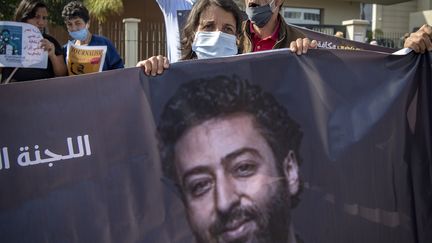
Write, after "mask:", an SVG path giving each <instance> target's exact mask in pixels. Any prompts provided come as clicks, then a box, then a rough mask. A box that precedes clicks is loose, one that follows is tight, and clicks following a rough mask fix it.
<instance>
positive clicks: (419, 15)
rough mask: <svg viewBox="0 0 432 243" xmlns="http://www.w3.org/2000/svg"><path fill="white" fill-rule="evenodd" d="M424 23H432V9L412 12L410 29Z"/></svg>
mask: <svg viewBox="0 0 432 243" xmlns="http://www.w3.org/2000/svg"><path fill="white" fill-rule="evenodd" d="M423 24H429V25H432V10H428V11H421V12H415V13H411V14H410V19H409V29H410V30H411V31H412V30H413V29H414V28H419V27H421V26H422V25H423Z"/></svg>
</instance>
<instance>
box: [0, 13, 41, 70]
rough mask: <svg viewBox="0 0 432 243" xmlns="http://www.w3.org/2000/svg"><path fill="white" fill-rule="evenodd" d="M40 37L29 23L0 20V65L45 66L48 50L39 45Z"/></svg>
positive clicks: (36, 29) (39, 33)
mask: <svg viewBox="0 0 432 243" xmlns="http://www.w3.org/2000/svg"><path fill="white" fill-rule="evenodd" d="M42 39H43V36H42V33H41V32H40V31H39V29H38V28H36V27H35V26H33V25H31V24H27V23H21V22H11V21H0V67H20V68H26V67H27V68H30V67H31V68H47V66H48V52H46V51H44V50H43V49H42V48H41V47H40V44H41V43H40V42H41V40H42Z"/></svg>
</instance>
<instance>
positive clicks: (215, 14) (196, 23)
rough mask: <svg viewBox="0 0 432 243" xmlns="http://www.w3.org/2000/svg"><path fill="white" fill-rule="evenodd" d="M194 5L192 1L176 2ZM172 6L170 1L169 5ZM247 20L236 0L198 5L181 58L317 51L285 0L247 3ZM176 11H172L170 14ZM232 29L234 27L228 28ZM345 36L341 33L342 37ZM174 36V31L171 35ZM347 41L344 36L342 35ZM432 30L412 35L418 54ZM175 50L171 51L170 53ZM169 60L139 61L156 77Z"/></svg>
mask: <svg viewBox="0 0 432 243" xmlns="http://www.w3.org/2000/svg"><path fill="white" fill-rule="evenodd" d="M186 1H188V2H190V1H189V0H175V1H171V2H172V3H171V6H173V5H174V2H177V4H179V2H186ZM160 2H161V1H159V4H160V6H161V9H162V11H164V9H165V6H167V5H169V4H168V3H167V2H170V1H169V0H166V1H165V2H164V6H162V4H161V3H160ZM244 3H245V6H246V14H247V19H246V20H245V21H242V20H241V18H240V16H241V11H240V9H239V8H238V6H237V5H236V4H235V3H234V2H233V1H232V0H198V1H196V3H195V4H194V5H193V7H192V10H191V12H190V15H189V17H188V19H187V22H186V24H185V27H184V28H183V32H182V35H181V36H182V39H181V41H180V47H173V46H172V45H171V46H168V49H170V48H171V49H172V48H177V49H179V51H180V52H181V55H180V56H181V59H180V60H187V59H196V58H198V59H200V58H210V57H222V56H230V55H236V54H240V53H249V52H258V51H265V50H271V49H279V48H289V49H290V50H291V51H292V52H294V53H296V54H297V55H301V54H305V53H307V51H308V49H310V48H317V42H316V41H315V40H310V39H309V38H306V37H305V36H304V35H303V33H301V32H300V31H298V30H297V29H294V28H292V27H291V26H290V25H287V23H286V22H285V20H284V18H283V17H282V16H281V14H280V10H281V8H282V5H283V3H284V0H244ZM171 11H172V10H171ZM227 26H229V28H227ZM341 34H342V35H341ZM167 35H169V33H167ZM337 36H338V37H342V36H343V33H338V35H337ZM431 38H432V27H431V26H429V25H427V24H425V25H423V26H422V27H421V28H420V29H419V30H418V31H416V32H414V33H411V34H410V35H409V36H408V37H407V38H406V40H405V44H404V47H405V48H411V49H413V50H414V51H415V52H417V53H424V52H426V51H432V42H431ZM170 52H172V50H171V51H170ZM175 61H176V60H169V58H167V57H165V56H162V55H158V56H153V57H150V58H148V59H146V60H142V61H140V62H138V64H137V66H138V67H142V69H143V70H144V72H145V73H146V74H147V75H153V76H154V75H157V74H161V73H163V71H164V70H165V69H167V68H169V63H170V62H175Z"/></svg>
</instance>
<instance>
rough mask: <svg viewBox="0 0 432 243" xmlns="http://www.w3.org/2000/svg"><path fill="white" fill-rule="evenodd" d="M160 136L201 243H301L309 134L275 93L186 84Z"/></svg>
mask: <svg viewBox="0 0 432 243" xmlns="http://www.w3.org/2000/svg"><path fill="white" fill-rule="evenodd" d="M198 104H199V105H198ZM158 132H159V136H158V138H159V144H160V148H161V158H162V168H163V173H164V175H165V177H167V178H168V179H171V180H172V181H173V183H174V184H176V185H179V187H180V188H179V189H180V190H179V191H180V192H181V194H182V196H181V197H182V198H183V202H184V203H185V208H186V214H187V217H188V221H189V225H190V227H191V229H192V231H193V234H194V236H195V238H196V240H197V242H203V243H204V242H246V241H247V242H296V241H295V239H296V237H298V236H296V234H295V232H294V230H293V227H292V222H291V216H290V215H291V213H290V212H291V208H292V207H294V206H295V205H296V204H297V203H298V201H299V200H298V193H299V191H300V190H299V189H300V180H299V175H298V169H299V161H300V155H299V148H300V143H301V139H302V131H301V128H300V125H299V124H298V123H297V122H295V121H294V120H293V119H292V118H291V117H290V116H289V113H288V111H287V109H286V108H285V107H284V106H283V105H282V104H280V103H279V102H278V101H277V100H276V99H275V98H274V97H273V95H272V94H270V93H267V92H264V91H263V90H262V89H261V87H260V86H258V85H252V84H250V83H249V82H248V81H245V80H241V79H239V78H236V77H233V78H231V77H226V76H217V77H213V78H209V79H200V80H196V81H192V82H189V83H185V84H184V85H182V86H181V87H180V88H179V89H178V90H177V93H175V94H174V96H173V97H172V98H171V99H170V100H169V101H168V103H167V104H166V106H165V109H164V110H163V112H162V115H161V120H160V122H159V126H158ZM220 172H222V173H220ZM264 188H266V189H264ZM240 195H241V196H240ZM245 198H248V200H245Z"/></svg>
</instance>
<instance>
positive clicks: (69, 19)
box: [0, 0, 124, 83]
mask: <svg viewBox="0 0 432 243" xmlns="http://www.w3.org/2000/svg"><path fill="white" fill-rule="evenodd" d="M48 15H49V13H48V7H47V5H46V4H45V3H44V2H43V1H42V0H22V1H21V2H20V3H19V5H18V7H17V10H16V12H15V16H14V19H13V20H14V21H16V22H23V23H28V24H31V25H34V26H35V27H37V28H38V29H39V30H40V31H41V33H42V36H43V40H42V41H41V43H40V47H41V48H42V49H43V50H44V51H46V52H47V53H48V65H47V68H45V69H40V68H11V67H6V68H0V69H1V74H2V75H1V81H2V83H4V82H6V80H7V82H21V81H30V80H37V79H46V78H53V77H61V76H66V75H68V70H67V65H66V63H67V60H66V56H67V46H68V45H67V44H65V45H63V46H62V45H60V43H59V42H58V41H57V40H56V39H55V38H54V37H52V36H50V35H48V34H46V33H45V30H46V28H47V25H48ZM62 17H63V20H64V22H65V25H66V28H67V30H68V33H69V36H70V38H71V43H73V44H75V45H77V46H106V47H107V51H106V56H105V60H104V63H103V70H113V69H117V68H124V64H123V60H122V59H121V57H120V55H119V54H118V52H117V50H116V48H115V47H114V45H113V44H112V43H111V41H110V40H108V39H107V38H105V37H103V36H98V35H94V34H92V33H90V31H89V27H90V15H89V11H88V9H87V8H86V7H85V6H84V4H83V3H82V2H79V1H72V2H69V3H68V4H67V5H66V6H64V8H63V11H62Z"/></svg>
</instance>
